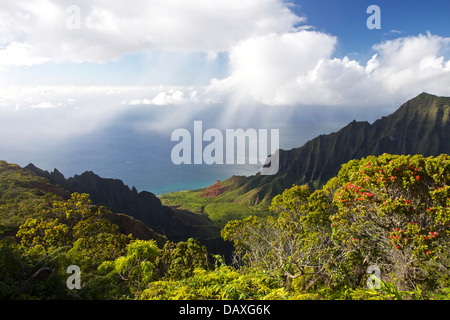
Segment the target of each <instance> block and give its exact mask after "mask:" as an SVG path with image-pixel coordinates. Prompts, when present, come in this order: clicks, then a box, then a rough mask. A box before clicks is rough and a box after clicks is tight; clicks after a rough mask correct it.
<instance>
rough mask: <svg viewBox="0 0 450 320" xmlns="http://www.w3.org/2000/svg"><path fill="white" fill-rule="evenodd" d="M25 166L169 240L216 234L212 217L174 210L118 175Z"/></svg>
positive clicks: (31, 165)
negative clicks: (109, 176) (70, 174)
mask: <svg viewBox="0 0 450 320" xmlns="http://www.w3.org/2000/svg"><path fill="white" fill-rule="evenodd" d="M25 169H26V170H29V171H31V172H34V173H35V174H37V175H39V176H41V177H44V178H47V179H48V180H49V181H50V182H51V183H52V184H54V185H59V186H61V187H62V188H64V189H66V190H68V191H69V192H70V193H72V192H79V193H88V194H90V196H91V200H92V202H93V203H94V204H95V205H103V206H105V207H108V208H110V209H111V210H112V211H114V212H118V213H123V214H126V215H129V216H131V217H133V218H134V219H136V220H139V221H141V222H142V223H144V224H145V225H147V226H148V227H149V228H151V229H152V230H154V231H155V232H157V233H159V234H161V235H165V236H167V238H168V239H169V240H173V241H182V240H187V239H188V238H190V237H193V238H209V237H214V236H217V235H218V234H219V230H216V228H215V227H214V226H212V223H211V221H210V220H209V219H208V218H206V217H202V216H199V215H195V214H190V213H189V212H184V211H179V212H178V211H177V212H175V211H174V210H172V209H171V208H169V207H167V206H163V205H162V204H161V201H160V200H159V198H158V197H157V196H156V195H154V194H153V193H151V192H147V191H142V192H137V190H136V188H134V187H133V188H131V189H130V188H129V187H128V186H127V185H125V184H124V183H123V181H121V180H118V179H106V178H101V177H100V176H98V175H96V174H95V173H93V172H91V171H87V172H84V173H83V174H81V175H75V176H74V177H71V178H67V179H66V178H65V177H64V175H62V174H61V173H60V172H59V171H58V170H57V169H55V170H54V171H53V172H48V171H43V170H41V169H39V168H37V167H36V166H34V165H33V164H29V165H28V166H26V167H25Z"/></svg>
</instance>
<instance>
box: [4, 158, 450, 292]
mask: <svg viewBox="0 0 450 320" xmlns="http://www.w3.org/2000/svg"><path fill="white" fill-rule="evenodd" d="M105 210H106V211H107V209H106V208H104V207H97V206H92V204H91V202H90V199H89V195H87V194H78V193H74V194H72V195H71V197H70V198H69V199H67V200H61V201H54V202H53V203H52V204H51V205H50V206H49V207H46V208H42V209H41V210H38V212H37V215H36V216H35V217H33V218H29V219H27V220H26V221H25V222H24V223H23V224H22V225H21V226H20V227H19V231H18V232H17V234H16V238H14V237H6V238H4V239H2V240H0V298H2V299H68V298H71V299H449V298H450V289H449V285H450V274H449V269H448V265H449V261H450V260H449V258H450V256H449V254H450V250H449V237H450V230H449V227H450V157H449V156H448V155H446V154H442V155H440V156H437V157H423V156H421V155H415V156H410V155H408V156H399V155H390V154H383V155H382V156H379V157H375V156H370V157H367V158H363V159H361V160H352V161H349V162H348V163H346V164H344V165H343V166H342V169H341V170H340V171H339V173H338V175H337V176H336V177H334V178H332V179H330V180H329V181H328V182H327V183H326V184H325V186H324V187H323V188H321V189H317V190H315V191H312V190H310V189H309V188H308V186H306V185H303V186H293V187H292V188H290V189H287V190H285V191H284V192H283V193H282V194H281V195H278V196H276V197H275V198H274V199H273V201H272V204H271V210H272V212H273V216H269V217H254V216H251V217H248V218H246V219H243V220H232V221H230V222H228V223H227V224H226V226H225V227H224V229H223V230H222V234H223V236H224V238H226V239H228V240H230V241H233V243H234V245H235V247H236V252H235V255H234V258H235V259H234V261H233V263H232V264H228V265H227V264H225V263H224V262H223V260H222V259H221V258H220V257H218V256H215V257H211V255H210V254H209V253H208V252H207V250H206V249H205V247H204V246H202V245H201V244H200V243H199V242H198V241H196V240H194V239H189V240H188V241H186V242H179V243H173V242H171V241H168V242H166V243H165V244H164V246H163V247H159V246H157V244H156V243H155V241H154V240H148V241H145V240H137V239H133V238H131V237H130V236H125V235H123V234H121V233H119V232H118V230H117V227H115V226H114V225H112V224H111V223H110V222H109V221H108V220H106V219H104V218H103V217H104V213H105ZM72 267H78V270H81V271H80V273H79V274H78V276H79V277H78V278H73V277H72V276H71V275H70V273H69V275H68V274H67V270H68V268H72ZM70 270H72V269H70ZM77 279H78V280H77Z"/></svg>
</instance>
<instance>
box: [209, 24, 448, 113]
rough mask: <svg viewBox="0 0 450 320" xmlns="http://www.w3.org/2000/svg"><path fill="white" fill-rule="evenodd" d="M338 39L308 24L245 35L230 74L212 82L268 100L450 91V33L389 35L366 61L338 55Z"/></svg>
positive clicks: (363, 98)
mask: <svg viewBox="0 0 450 320" xmlns="http://www.w3.org/2000/svg"><path fill="white" fill-rule="evenodd" d="M336 44H337V40H336V38H335V37H333V36H331V35H327V34H324V33H322V32H315V31H307V30H303V31H300V32H291V33H278V34H271V35H268V36H264V37H255V38H251V39H247V40H244V41H242V42H241V43H239V44H238V45H236V46H234V47H233V48H232V49H231V50H230V67H231V73H230V76H229V77H227V78H226V79H223V80H214V81H213V82H212V84H211V88H212V89H213V90H216V91H217V92H223V91H225V92H228V93H229V94H232V95H235V96H239V99H243V98H244V97H247V98H252V99H254V100H256V101H258V102H260V103H264V104H267V105H295V104H297V105H301V104H305V105H311V104H314V105H339V106H345V105H360V106H374V105H386V104H394V105H395V104H399V103H402V102H404V101H405V99H408V98H412V97H413V96H415V95H417V94H419V93H421V92H423V91H427V92H429V93H432V94H438V95H450V87H449V86H448V84H449V83H450V68H449V66H450V61H449V60H448V59H447V60H446V58H445V56H444V54H445V53H448V52H449V50H448V49H449V44H450V38H443V37H439V36H436V35H431V34H427V35H418V36H409V37H403V38H398V39H396V40H391V41H386V42H383V43H380V44H377V45H375V46H374V47H373V49H374V51H375V52H376V53H375V54H374V56H373V57H372V59H370V60H369V61H368V62H367V63H365V64H364V63H361V62H360V61H356V60H351V59H349V58H348V57H344V58H342V59H341V58H333V53H334V50H335V46H336Z"/></svg>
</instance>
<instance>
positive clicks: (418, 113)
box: [216, 93, 450, 204]
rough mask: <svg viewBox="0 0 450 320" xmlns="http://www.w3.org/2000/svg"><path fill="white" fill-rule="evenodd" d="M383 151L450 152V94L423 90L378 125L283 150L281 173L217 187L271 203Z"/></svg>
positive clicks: (354, 126)
mask: <svg viewBox="0 0 450 320" xmlns="http://www.w3.org/2000/svg"><path fill="white" fill-rule="evenodd" d="M383 153H391V154H423V155H424V156H430V155H438V154H441V153H450V98H447V97H437V96H433V95H430V94H427V93H422V94H420V95H419V96H417V97H416V98H414V99H412V100H410V101H408V102H406V103H405V104H403V105H402V106H401V107H400V108H399V109H398V110H397V111H396V112H394V113H393V114H391V115H389V116H387V117H383V118H381V119H379V120H377V121H375V122H374V123H373V124H370V123H368V122H357V121H353V122H351V123H350V124H348V125H347V126H346V127H344V128H342V129H341V130H339V131H338V132H335V133H332V134H329V135H321V136H319V137H317V138H315V139H313V140H310V141H308V142H307V143H306V144H305V145H303V146H302V147H300V148H295V149H292V150H288V151H286V150H280V166H279V171H278V174H276V175H274V176H261V175H259V174H257V175H254V176H251V177H232V178H230V179H228V180H225V181H223V182H218V183H216V187H222V188H225V187H226V188H228V190H229V191H227V192H224V193H223V196H227V193H230V192H233V193H236V194H238V196H237V198H236V201H242V202H248V203H251V204H255V203H259V202H265V201H270V199H271V198H272V197H273V196H274V195H276V194H279V193H281V192H282V191H283V190H284V189H286V188H289V187H290V186H292V184H299V185H303V184H308V185H310V186H311V187H312V188H318V187H320V186H322V185H323V184H325V183H326V182H327V181H328V180H329V179H330V178H332V177H333V176H335V175H336V174H337V173H338V172H339V169H340V167H341V165H342V164H343V163H346V162H348V161H350V160H352V159H360V158H362V157H366V156H368V155H381V154H383ZM218 184H220V185H218Z"/></svg>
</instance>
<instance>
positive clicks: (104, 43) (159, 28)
mask: <svg viewBox="0 0 450 320" xmlns="http://www.w3.org/2000/svg"><path fill="white" fill-rule="evenodd" d="M73 5H76V6H77V7H78V8H79V9H80V10H79V21H80V28H79V29H77V28H75V29H72V28H68V27H67V25H68V22H70V21H72V20H73V19H74V15H76V14H78V12H72V11H70V10H69V11H67V8H69V7H70V6H73ZM0 12H1V14H0V18H1V19H0V34H1V36H0V45H2V46H3V48H2V49H0V56H1V57H5V56H10V55H11V56H12V53H13V52H16V51H17V50H20V54H19V55H18V56H16V57H14V58H13V57H11V58H8V59H6V60H3V59H2V60H0V61H4V62H0V64H4V65H6V66H10V65H30V64H38V63H42V62H44V61H48V60H50V61H52V62H66V61H69V62H82V61H88V62H97V63H104V62H108V61H114V60H119V59H121V58H122V57H123V56H124V55H126V54H136V53H140V52H144V51H147V50H152V49H158V50H175V51H187V52H207V53H210V56H211V57H213V56H214V54H215V53H217V52H221V51H226V50H228V49H229V48H230V47H231V46H232V45H234V44H236V43H237V42H239V41H241V40H243V39H246V38H249V37H254V36H259V35H264V34H267V33H270V32H285V31H288V30H290V29H291V28H292V27H293V26H294V25H295V24H297V23H299V22H301V21H303V18H300V17H298V16H296V15H295V14H293V13H292V12H291V11H290V10H289V9H288V7H287V6H286V5H285V3H284V2H283V1H282V0H245V1H242V0H226V1H211V0H164V1H148V0H134V1H132V2H129V1H121V0H108V1H107V0H97V1H91V0H79V1H76V3H74V2H73V1H70V0H64V1H56V0H21V1H14V2H12V1H6V2H5V1H2V2H1V3H0ZM69 25H70V23H69ZM30 57H31V59H30Z"/></svg>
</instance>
